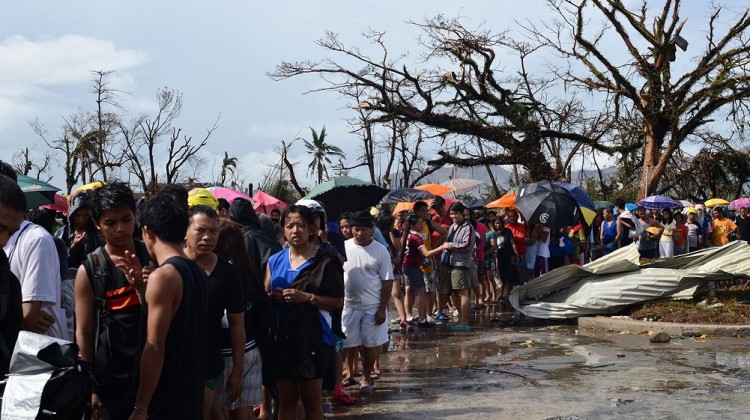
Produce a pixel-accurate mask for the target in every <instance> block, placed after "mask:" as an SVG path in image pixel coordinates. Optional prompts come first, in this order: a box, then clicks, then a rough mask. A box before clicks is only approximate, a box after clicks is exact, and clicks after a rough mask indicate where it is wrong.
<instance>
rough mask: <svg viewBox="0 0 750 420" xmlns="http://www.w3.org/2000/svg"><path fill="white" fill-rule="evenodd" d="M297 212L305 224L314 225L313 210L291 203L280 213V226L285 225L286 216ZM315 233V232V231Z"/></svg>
mask: <svg viewBox="0 0 750 420" xmlns="http://www.w3.org/2000/svg"><path fill="white" fill-rule="evenodd" d="M294 213H296V214H299V215H300V217H301V218H302V220H304V221H305V224H306V225H307V226H310V227H311V226H313V225H315V219H314V218H313V212H312V210H310V209H309V208H308V207H306V206H300V205H297V204H292V205H291V206H287V207H286V208H285V209H284V211H283V212H282V213H281V218H280V219H279V223H280V224H281V226H284V225H286V218H287V217H289V215H290V214H294ZM315 233H316V234H317V232H315Z"/></svg>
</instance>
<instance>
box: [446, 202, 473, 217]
mask: <svg viewBox="0 0 750 420" xmlns="http://www.w3.org/2000/svg"><path fill="white" fill-rule="evenodd" d="M464 210H466V206H465V205H464V203H461V202H460V201H455V202H454V203H453V204H451V206H450V208H449V209H448V211H452V212H454V213H463V212H464ZM469 217H471V212H469Z"/></svg>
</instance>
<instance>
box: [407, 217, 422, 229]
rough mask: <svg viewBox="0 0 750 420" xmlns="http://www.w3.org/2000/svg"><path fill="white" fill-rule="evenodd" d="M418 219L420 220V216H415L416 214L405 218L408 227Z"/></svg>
mask: <svg viewBox="0 0 750 420" xmlns="http://www.w3.org/2000/svg"><path fill="white" fill-rule="evenodd" d="M420 220H422V218H421V217H419V216H417V215H416V214H412V215H411V216H409V217H408V218H407V219H406V223H407V224H408V225H409V227H411V226H414V225H416V224H417V223H418V222H419V221H420Z"/></svg>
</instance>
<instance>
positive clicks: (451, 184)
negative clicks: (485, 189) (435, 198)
mask: <svg viewBox="0 0 750 420" xmlns="http://www.w3.org/2000/svg"><path fill="white" fill-rule="evenodd" d="M442 185H445V186H446V187H448V188H450V189H451V193H450V194H451V195H453V196H455V195H456V194H463V193H465V192H468V191H471V190H473V189H475V188H478V187H481V186H482V185H484V182H482V181H480V180H478V179H468V178H467V179H461V178H459V179H451V180H450V181H445V182H443V183H442Z"/></svg>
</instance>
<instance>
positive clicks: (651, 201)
mask: <svg viewBox="0 0 750 420" xmlns="http://www.w3.org/2000/svg"><path fill="white" fill-rule="evenodd" d="M638 205H639V206H641V207H643V208H646V209H649V210H664V209H666V208H669V209H678V208H680V207H682V204H680V203H679V202H677V201H675V200H673V199H671V198H669V197H667V196H664V195H652V196H650V197H646V198H644V199H643V200H641V201H639V202H638Z"/></svg>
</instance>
